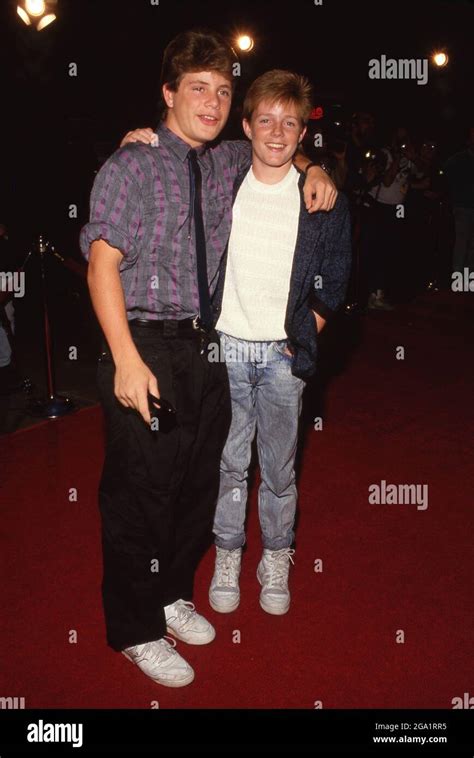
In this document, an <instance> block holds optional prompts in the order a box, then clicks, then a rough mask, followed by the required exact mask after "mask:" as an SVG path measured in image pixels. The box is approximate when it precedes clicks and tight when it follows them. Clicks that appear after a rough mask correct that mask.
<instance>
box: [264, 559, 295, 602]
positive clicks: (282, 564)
mask: <svg viewBox="0 0 474 758" xmlns="http://www.w3.org/2000/svg"><path fill="white" fill-rule="evenodd" d="M294 552H295V551H294V550H291V548H289V547H285V548H283V549H282V550H266V549H265V550H264V551H263V555H262V557H261V560H260V563H259V564H258V568H257V579H258V581H259V582H260V584H261V585H262V591H261V592H260V605H261V607H262V608H263V610H264V611H266V612H267V613H272V614H273V615H275V616H281V615H282V614H284V613H287V611H288V609H289V607H290V591H289V589H288V572H289V570H290V561H291V562H292V563H293V559H292V557H291V556H292V555H294Z"/></svg>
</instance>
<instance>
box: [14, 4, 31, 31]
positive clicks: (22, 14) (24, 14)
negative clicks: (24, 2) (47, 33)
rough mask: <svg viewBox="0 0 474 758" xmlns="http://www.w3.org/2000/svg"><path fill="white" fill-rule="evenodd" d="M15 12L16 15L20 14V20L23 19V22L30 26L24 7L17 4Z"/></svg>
mask: <svg viewBox="0 0 474 758" xmlns="http://www.w3.org/2000/svg"><path fill="white" fill-rule="evenodd" d="M16 12H17V13H18V15H19V16H20V18H21V20H22V21H23V22H24V23H25V24H26V25H27V26H31V21H30V17H29V15H28V14H27V12H26V11H25V9H24V8H22V7H21V5H18V6H17V9H16Z"/></svg>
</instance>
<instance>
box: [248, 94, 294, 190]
mask: <svg viewBox="0 0 474 758" xmlns="http://www.w3.org/2000/svg"><path fill="white" fill-rule="evenodd" d="M243 127H244V131H245V134H246V135H247V137H248V138H249V139H250V140H252V150H253V167H254V170H255V169H256V170H257V172H260V173H261V172H264V173H265V175H268V170H267V169H269V168H270V169H281V170H280V171H279V172H278V178H276V181H279V179H280V178H282V176H284V175H285V173H286V171H287V170H288V169H289V168H290V165H291V162H292V160H293V156H294V154H295V152H296V150H297V148H298V145H299V143H300V142H301V140H302V139H303V137H304V135H305V133H306V127H305V126H304V125H303V123H302V120H301V116H300V114H299V113H298V109H297V107H296V105H295V104H294V103H292V102H289V103H283V102H276V103H271V102H269V101H266V100H262V101H261V102H260V103H259V104H258V105H257V107H256V108H255V110H254V112H253V115H252V118H251V121H250V122H249V121H247V120H246V119H244V121H243Z"/></svg>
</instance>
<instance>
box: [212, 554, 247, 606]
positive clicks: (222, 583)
mask: <svg viewBox="0 0 474 758" xmlns="http://www.w3.org/2000/svg"><path fill="white" fill-rule="evenodd" d="M241 560H242V548H240V547H238V548H236V549H235V550H224V548H222V547H217V546H216V566H215V569H214V576H213V577H212V581H211V586H210V587H209V603H210V605H211V608H214V610H215V611H218V612H219V613H231V612H232V611H235V609H236V608H237V607H238V605H239V603H240V590H239V577H240V567H241Z"/></svg>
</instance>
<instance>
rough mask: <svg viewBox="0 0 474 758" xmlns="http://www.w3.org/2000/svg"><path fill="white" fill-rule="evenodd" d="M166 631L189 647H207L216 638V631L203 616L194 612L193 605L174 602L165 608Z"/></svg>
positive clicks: (178, 601)
mask: <svg viewBox="0 0 474 758" xmlns="http://www.w3.org/2000/svg"><path fill="white" fill-rule="evenodd" d="M164 610H165V618H166V629H167V631H168V632H169V633H170V634H173V635H174V636H175V637H177V638H178V640H181V641H182V642H187V643H188V644H189V645H207V643H208V642H212V640H213V639H214V637H215V636H216V630H215V629H214V627H213V626H212V624H210V623H209V621H208V620H207V619H205V618H204V616H201V614H200V613H197V612H196V608H195V606H194V603H191V602H189V601H188V600H176V602H175V603H171V605H166V606H165V609H164Z"/></svg>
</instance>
